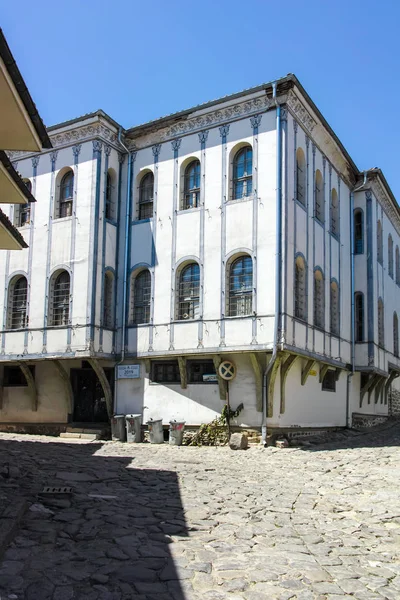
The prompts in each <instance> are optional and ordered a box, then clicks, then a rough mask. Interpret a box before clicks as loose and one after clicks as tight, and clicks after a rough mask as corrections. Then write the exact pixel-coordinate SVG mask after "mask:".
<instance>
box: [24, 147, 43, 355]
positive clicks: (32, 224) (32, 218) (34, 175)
mask: <svg viewBox="0 0 400 600" xmlns="http://www.w3.org/2000/svg"><path fill="white" fill-rule="evenodd" d="M39 160H40V156H34V157H33V158H32V194H33V196H34V197H36V178H37V168H38V165H39ZM35 204H36V202H32V204H31V205H30V231H29V249H28V274H27V281H28V288H27V298H26V317H27V319H28V323H29V316H30V303H31V275H32V261H33V241H34V237H35V208H36V207H35ZM28 344H29V336H28V332H27V331H25V335H24V354H27V352H28Z"/></svg>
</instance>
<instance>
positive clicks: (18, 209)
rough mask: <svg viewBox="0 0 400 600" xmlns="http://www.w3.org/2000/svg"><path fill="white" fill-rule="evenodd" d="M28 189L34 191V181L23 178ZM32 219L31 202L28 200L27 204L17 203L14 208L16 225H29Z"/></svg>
mask: <svg viewBox="0 0 400 600" xmlns="http://www.w3.org/2000/svg"><path fill="white" fill-rule="evenodd" d="M22 181H23V182H24V184H25V185H26V187H27V188H28V190H29V191H30V192H32V183H31V181H30V179H23V180H22ZM30 220H31V204H30V202H26V204H16V205H15V208H14V225H15V226H16V227H23V226H24V225H28V223H30Z"/></svg>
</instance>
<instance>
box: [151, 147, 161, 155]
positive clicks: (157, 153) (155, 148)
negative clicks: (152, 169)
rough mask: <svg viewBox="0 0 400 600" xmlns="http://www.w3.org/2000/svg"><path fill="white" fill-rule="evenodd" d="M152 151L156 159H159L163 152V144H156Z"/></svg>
mask: <svg viewBox="0 0 400 600" xmlns="http://www.w3.org/2000/svg"><path fill="white" fill-rule="evenodd" d="M151 149H152V150H153V156H154V158H158V156H159V154H160V152H161V144H154V146H152V147H151Z"/></svg>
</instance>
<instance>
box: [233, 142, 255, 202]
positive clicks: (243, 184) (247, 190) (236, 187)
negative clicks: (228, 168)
mask: <svg viewBox="0 0 400 600" xmlns="http://www.w3.org/2000/svg"><path fill="white" fill-rule="evenodd" d="M252 192H253V150H252V148H251V146H245V147H244V148H242V149H241V150H239V152H237V153H236V154H235V158H234V159H233V196H232V199H233V200H239V199H240V198H245V197H246V196H250V195H251V194H252Z"/></svg>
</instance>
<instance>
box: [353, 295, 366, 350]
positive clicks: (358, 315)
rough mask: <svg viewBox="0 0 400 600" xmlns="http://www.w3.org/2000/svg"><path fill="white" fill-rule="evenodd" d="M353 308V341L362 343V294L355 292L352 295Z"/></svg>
mask: <svg viewBox="0 0 400 600" xmlns="http://www.w3.org/2000/svg"><path fill="white" fill-rule="evenodd" d="M354 308H355V325H356V327H355V329H356V330H355V341H356V342H363V341H364V294H362V293H361V292H356V293H355V294H354Z"/></svg>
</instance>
